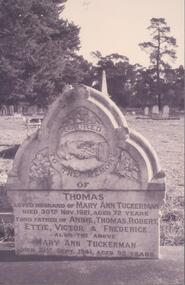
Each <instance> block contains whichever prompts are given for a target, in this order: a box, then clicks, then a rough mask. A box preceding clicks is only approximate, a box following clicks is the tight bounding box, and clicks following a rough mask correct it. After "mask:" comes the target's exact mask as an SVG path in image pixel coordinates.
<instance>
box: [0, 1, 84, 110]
mask: <svg viewBox="0 0 185 285" xmlns="http://www.w3.org/2000/svg"><path fill="white" fill-rule="evenodd" d="M65 2H66V0H39V1H38V0H29V1H27V0H6V1H4V0H0V102H1V103H6V104H15V103H16V102H17V101H21V100H22V101H24V102H28V103H30V104H37V105H41V106H43V105H46V104H48V102H50V101H51V100H53V99H54V97H55V96H56V94H58V93H59V92H61V91H62V87H63V85H64V81H63V80H62V78H63V76H64V73H63V72H64V68H65V60H66V56H67V55H68V53H69V52H70V53H72V52H74V51H75V50H77V49H78V48H79V28H78V27H77V26H75V25H74V24H71V23H69V22H68V21H64V20H63V19H59V14H61V12H62V10H63V8H64V5H63V4H64V3H65Z"/></svg>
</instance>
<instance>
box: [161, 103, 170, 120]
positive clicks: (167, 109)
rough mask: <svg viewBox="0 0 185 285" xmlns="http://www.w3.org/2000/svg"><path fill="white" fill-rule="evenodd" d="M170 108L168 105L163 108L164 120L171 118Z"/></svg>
mask: <svg viewBox="0 0 185 285" xmlns="http://www.w3.org/2000/svg"><path fill="white" fill-rule="evenodd" d="M169 113H170V108H169V106H168V105H165V106H163V110H162V116H163V118H169Z"/></svg>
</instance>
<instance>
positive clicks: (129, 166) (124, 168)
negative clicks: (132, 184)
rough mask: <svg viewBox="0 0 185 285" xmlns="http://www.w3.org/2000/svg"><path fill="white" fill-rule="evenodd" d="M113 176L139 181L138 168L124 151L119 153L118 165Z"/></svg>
mask: <svg viewBox="0 0 185 285" xmlns="http://www.w3.org/2000/svg"><path fill="white" fill-rule="evenodd" d="M114 174H116V175H118V176H121V177H125V178H127V179H131V180H135V181H138V180H139V177H140V171H139V167H138V165H137V163H136V161H135V160H134V159H133V158H132V157H131V156H130V154H129V153H128V152H126V151H125V150H121V151H120V155H119V159H118V163H117V164H116V167H115V169H114Z"/></svg>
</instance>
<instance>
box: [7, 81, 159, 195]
mask: <svg viewBox="0 0 185 285" xmlns="http://www.w3.org/2000/svg"><path fill="white" fill-rule="evenodd" d="M79 182H80V183H86V184H87V186H86V190H88V189H91V190H92V189H96V190H97V189H107V190H110V189H111V190H113V189H125V190H136V189H138V190H139V189H142V190H150V189H154V188H156V189H160V190H161V189H163V188H164V174H163V173H162V172H161V169H160V165H159V162H158V158H157V155H156V153H155V151H154V150H153V148H152V147H151V145H150V144H149V143H148V142H147V140H146V139H145V138H144V137H142V136H141V135H140V134H138V133H136V132H135V131H133V130H131V129H129V128H128V126H127V122H126V120H125V118H124V116H123V114H122V113H121V111H120V110H119V108H118V107H117V106H116V105H115V104H114V103H113V102H112V101H111V99H109V98H108V97H105V96H103V95H102V93H101V92H98V91H96V90H94V89H92V88H90V87H86V86H83V85H81V86H76V87H74V88H72V89H68V90H67V91H65V92H64V93H63V95H62V96H60V97H59V98H57V100H56V101H55V102H54V103H53V104H52V105H51V107H50V109H49V111H48V113H47V115H46V117H45V118H44V120H43V123H42V127H41V129H40V130H39V131H38V132H37V133H35V134H34V135H33V136H31V137H30V138H29V139H27V140H26V141H25V142H24V143H23V145H22V146H21V147H20V149H19V150H18V152H17V155H16V157H15V161H14V164H13V169H12V171H11V173H10V174H9V178H8V183H7V187H8V188H9V189H12V190H13V189H20V190H21V189H22V190H24V189H43V190H46V189H55V190H60V189H65V190H67V189H69V190H71V189H76V187H77V184H78V183H79Z"/></svg>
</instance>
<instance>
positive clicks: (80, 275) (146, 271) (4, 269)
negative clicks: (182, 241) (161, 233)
mask: <svg viewBox="0 0 185 285" xmlns="http://www.w3.org/2000/svg"><path fill="white" fill-rule="evenodd" d="M183 260H184V258H183V247H161V257H160V259H153V260H151V259H143V260H139V259H134V260H133V259H132V260H131V259H127V260H92V259H91V260H90V259H89V258H88V259H87V258H86V259H85V260H82V259H80V260H79V258H78V259H77V258H76V259H74V258H71V257H68V258H63V257H56V256H55V257H48V256H47V257H44V256H39V257H38V256H37V257H34V256H16V255H15V252H14V250H11V251H10V250H3V251H2V250H1V251H0V276H1V279H0V284H1V285H10V284H11V285H13V284H16V285H17V284H27V285H28V284H30V285H38V284H40V285H41V284H42V285H50V284H55V285H61V284H65V285H73V284H75V285H104V284H106V285H113V284H114V285H120V284H121V285H140V284H142V285H149V284H150V285H183V284H184V281H183V280H184V279H183V276H184V266H183Z"/></svg>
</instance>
